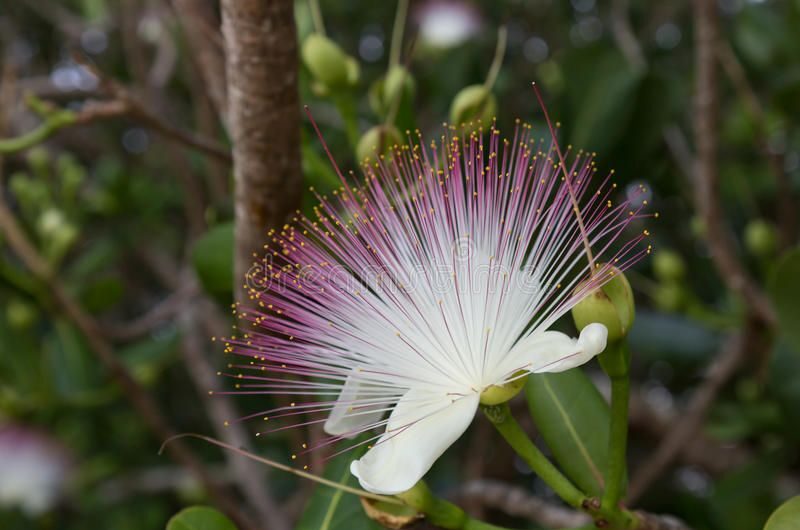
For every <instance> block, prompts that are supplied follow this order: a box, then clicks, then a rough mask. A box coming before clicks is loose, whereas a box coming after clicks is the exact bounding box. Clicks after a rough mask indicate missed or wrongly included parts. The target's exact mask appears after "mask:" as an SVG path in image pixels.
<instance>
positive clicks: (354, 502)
mask: <svg viewBox="0 0 800 530" xmlns="http://www.w3.org/2000/svg"><path fill="white" fill-rule="evenodd" d="M356 443H358V442H357V441H344V442H341V443H340V444H339V445H338V446H337V447H338V450H342V449H344V448H346V447H349V446H353V445H355V444H356ZM362 452H363V450H351V451H346V452H344V453H342V454H341V455H339V456H337V457H335V458H333V459H331V460H330V461H329V462H328V463H327V464H326V466H325V472H324V473H323V476H324V477H325V478H327V479H329V480H333V481H335V482H337V483H339V484H344V485H348V486H357V481H356V480H355V477H353V475H352V474H351V473H350V462H352V461H353V460H354V459H356V458H358V455H359V454H360V453H362ZM380 528H382V527H381V526H380V525H379V524H378V523H376V522H375V521H372V520H371V519H370V518H368V517H367V516H366V514H365V513H364V510H363V508H362V507H361V501H359V499H358V497H356V496H355V495H352V494H350V493H346V492H343V491H341V490H337V489H334V488H331V487H329V486H324V485H321V484H319V485H317V486H315V488H314V493H313V494H312V495H311V498H310V499H309V501H308V504H307V505H306V507H305V510H304V511H303V515H302V516H301V517H300V521H299V522H298V523H297V526H296V527H295V530H379V529H380Z"/></svg>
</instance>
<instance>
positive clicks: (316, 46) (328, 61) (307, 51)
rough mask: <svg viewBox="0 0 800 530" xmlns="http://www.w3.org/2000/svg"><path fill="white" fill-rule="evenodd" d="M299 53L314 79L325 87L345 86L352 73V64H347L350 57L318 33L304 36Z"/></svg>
mask: <svg viewBox="0 0 800 530" xmlns="http://www.w3.org/2000/svg"><path fill="white" fill-rule="evenodd" d="M300 54H301V55H302V57H303V62H304V63H305V65H306V67H307V68H308V70H309V71H310V72H311V75H312V76H313V77H314V80H315V81H317V82H319V83H322V84H323V85H325V86H326V87H329V88H335V87H341V86H345V85H347V84H348V82H349V80H350V78H351V76H352V75H353V72H352V70H353V66H352V65H348V59H351V58H350V57H348V56H347V54H345V53H344V52H343V51H342V49H341V48H340V47H339V46H338V45H337V44H336V43H335V42H333V41H332V40H330V39H329V38H327V37H325V36H324V35H320V34H319V33H312V34H311V35H309V36H308V37H307V38H306V40H305V42H303V48H302V50H301V52H300ZM357 66H358V65H357V64H356V71H357ZM356 77H357V73H356Z"/></svg>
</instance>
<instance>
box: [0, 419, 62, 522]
mask: <svg viewBox="0 0 800 530" xmlns="http://www.w3.org/2000/svg"><path fill="white" fill-rule="evenodd" d="M70 460H71V459H70V457H69V455H68V453H67V450H66V448H65V447H63V446H62V445H61V444H60V443H59V442H57V441H56V440H54V439H53V438H51V437H49V436H48V435H47V434H45V433H41V432H39V431H36V430H33V429H31V428H28V427H23V426H21V425H14V424H1V425H0V469H2V470H3V472H2V473H0V506H9V507H12V506H18V507H19V508H20V509H21V510H22V511H23V512H25V513H26V514H28V515H30V516H35V515H39V514H41V513H44V512H46V511H47V510H49V509H51V508H52V507H53V506H54V505H55V503H56V502H57V501H58V499H59V497H61V495H62V494H63V492H64V486H65V483H66V481H67V479H68V475H69V472H70V469H71V462H70Z"/></svg>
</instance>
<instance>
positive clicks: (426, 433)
mask: <svg viewBox="0 0 800 530" xmlns="http://www.w3.org/2000/svg"><path fill="white" fill-rule="evenodd" d="M478 399H479V398H478V394H477V393H469V394H467V395H465V396H448V395H446V394H444V393H433V392H430V391H428V390H417V389H412V390H409V391H408V392H407V393H406V394H405V395H404V396H403V397H402V399H401V400H400V402H399V403H398V404H397V406H396V407H395V408H394V410H393V411H392V414H391V416H390V417H389V423H388V425H387V426H386V427H387V428H386V432H385V433H384V434H383V435H382V436H381V437H380V438H379V439H378V442H377V443H376V444H375V445H374V446H373V447H372V449H370V450H369V451H367V453H366V454H365V455H364V456H363V457H361V459H359V460H356V461H354V462H353V463H352V464H350V471H351V472H352V473H353V475H355V476H356V477H357V478H358V481H359V482H360V483H361V487H363V488H364V489H365V490H367V491H371V492H373V493H382V494H384V495H394V494H397V493H402V492H404V491H406V490H408V489H410V488H411V487H412V486H414V484H416V483H417V481H418V480H419V479H421V478H422V477H423V476H424V475H425V473H427V472H428V470H429V469H430V468H431V466H432V465H433V463H434V462H435V461H436V459H437V458H439V457H440V456H441V455H442V453H444V452H445V450H446V449H447V448H448V447H450V445H451V444H452V443H453V442H455V441H456V440H457V439H458V438H459V437H460V436H461V435H462V434H463V433H464V431H465V430H467V427H469V424H470V423H471V422H472V418H473V417H474V416H475V411H476V410H477V409H478Z"/></svg>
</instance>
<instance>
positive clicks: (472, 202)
mask: <svg viewBox="0 0 800 530" xmlns="http://www.w3.org/2000/svg"><path fill="white" fill-rule="evenodd" d="M530 131H531V129H530V127H529V126H527V125H522V124H521V125H518V126H517V127H516V129H515V131H514V134H513V136H512V137H511V138H509V139H503V138H502V137H501V136H500V133H499V131H497V130H496V129H495V128H494V127H492V128H491V129H490V130H489V131H488V133H487V134H485V135H483V136H481V135H478V134H471V135H468V136H466V137H460V136H458V135H457V131H456V130H455V129H454V128H448V129H446V133H445V134H444V135H443V136H442V137H441V139H440V141H439V142H433V143H430V144H429V145H427V146H426V145H424V142H423V139H422V138H421V137H420V138H419V141H418V142H416V143H413V142H412V143H411V144H409V145H405V146H398V147H396V148H395V150H394V153H393V155H392V156H390V157H385V158H384V157H381V158H380V159H379V161H378V162H377V163H373V164H372V165H369V166H365V167H364V168H363V170H364V178H363V181H362V182H361V183H360V185H356V183H355V178H354V177H351V179H350V180H348V179H345V178H344V177H342V182H343V186H342V188H340V189H339V190H338V191H336V192H334V193H333V197H332V198H327V197H319V199H320V205H319V207H318V208H317V209H316V211H315V213H316V218H315V219H310V218H307V217H305V216H303V215H301V214H299V213H298V214H297V217H296V218H295V219H294V221H293V223H292V224H290V225H286V226H284V227H283V229H282V230H279V231H275V232H272V233H271V241H270V245H269V247H268V248H269V251H268V254H267V258H268V259H267V260H266V262H265V265H264V267H263V268H262V272H261V273H254V274H252V275H250V277H249V278H248V279H249V281H250V285H251V304H250V305H251V308H249V309H247V310H239V316H240V318H242V319H244V320H246V321H250V322H251V323H252V326H251V329H249V330H248V331H247V332H246V333H245V334H243V335H241V336H238V337H233V338H231V339H228V341H227V348H226V351H227V352H229V353H232V354H234V355H235V356H237V357H238V358H241V359H243V360H242V361H241V362H234V363H232V364H231V365H229V367H230V368H232V369H233V373H231V374H228V375H231V376H233V377H235V378H237V383H238V384H237V385H236V386H237V389H238V390H237V392H238V393H248V394H272V395H288V396H292V399H295V401H293V402H292V403H291V404H290V405H287V406H284V407H278V408H274V409H272V410H268V411H262V412H259V413H258V414H254V415H251V416H248V417H249V418H252V417H261V418H263V419H264V420H269V422H268V425H272V424H273V422H276V421H278V422H280V421H281V420H290V421H289V422H290V423H291V421H292V418H295V420H294V421H295V422H296V423H295V424H294V425H280V426H278V427H276V428H275V429H271V430H272V431H274V430H280V429H285V428H290V427H292V426H297V425H308V424H311V423H324V429H325V431H326V432H327V433H328V434H329V435H330V438H328V439H326V440H324V441H323V442H321V443H319V444H317V446H316V447H319V446H320V445H322V444H328V443H332V442H334V441H337V440H340V439H343V438H353V437H355V436H356V435H358V434H360V433H364V432H367V431H369V432H374V433H377V434H375V435H374V437H373V438H372V439H371V440H369V442H367V443H370V448H369V450H368V451H367V452H366V454H364V456H363V457H362V458H360V459H358V460H356V461H354V462H353V463H352V465H351V471H352V473H353V474H354V475H355V476H356V477H357V478H358V480H359V482H360V483H361V486H362V487H364V488H365V489H367V490H369V491H371V492H376V493H384V494H396V493H400V492H403V491H405V490H407V489H409V488H411V487H412V486H413V485H414V484H415V483H416V482H417V481H418V480H419V479H421V478H422V477H423V475H424V474H425V473H426V472H427V471H428V470H429V469H430V467H431V466H432V465H433V463H434V462H435V461H436V459H437V458H439V456H440V455H441V454H442V453H443V452H444V451H445V450H446V449H447V447H449V446H450V445H451V444H452V443H453V442H455V441H456V440H457V439H458V438H459V437H460V436H461V434H462V433H463V432H464V431H465V430H466V429H467V427H468V426H469V424H470V422H471V421H472V418H473V417H474V415H475V413H476V410H477V409H478V406H479V403H480V401H481V394H482V393H483V392H484V391H485V390H487V389H489V388H491V387H493V386H499V385H503V384H505V383H508V382H509V381H512V380H514V379H517V378H520V377H524V375H526V374H528V373H533V372H558V371H562V370H567V369H569V368H573V367H575V366H578V365H580V364H583V363H585V362H587V361H588V360H590V359H591V358H592V357H594V356H595V355H597V354H598V353H600V352H601V351H603V349H604V348H605V344H606V336H607V332H606V328H605V327H604V326H603V325H601V324H591V325H589V326H587V327H586V328H585V329H584V330H583V331H582V332H581V333H580V336H579V337H578V338H577V339H574V338H571V337H569V336H568V335H565V334H563V333H560V332H557V331H552V330H550V329H549V328H550V327H551V326H552V325H553V324H554V323H555V322H556V321H557V320H558V319H559V318H560V317H562V316H563V315H564V314H565V313H567V312H568V311H569V310H570V309H571V308H572V307H573V306H574V305H575V304H576V303H577V302H579V301H580V300H581V299H582V298H583V297H585V296H586V294H587V293H589V292H590V291H592V290H593V289H595V288H597V287H598V286H600V285H602V284H603V283H604V282H606V281H607V280H608V279H609V278H610V275H611V274H613V270H612V265H613V266H615V267H617V268H618V269H624V268H626V267H627V266H629V265H630V264H631V263H633V262H634V261H636V260H637V259H639V258H640V257H641V256H642V255H643V254H644V253H646V252H648V247H646V246H644V245H640V244H639V243H640V242H641V241H642V239H643V238H644V237H645V234H643V233H642V232H639V233H638V234H637V235H635V236H633V237H632V238H631V239H628V240H627V241H625V242H622V243H621V242H620V241H618V240H619V239H620V238H621V236H622V234H623V233H624V232H625V228H626V227H627V226H628V225H629V224H630V223H631V222H632V221H634V220H635V219H637V218H640V217H642V215H641V214H640V213H639V210H638V208H635V209H632V208H631V207H630V205H629V203H628V201H627V200H626V199H625V197H624V196H623V197H622V198H621V202H618V203H617V202H614V201H615V200H616V191H615V186H614V185H613V184H611V183H610V176H609V177H606V178H604V179H601V180H602V181H601V183H600V185H598V186H592V184H593V182H594V177H595V175H594V174H595V171H596V169H595V164H594V161H593V157H592V155H590V154H588V153H583V152H578V153H574V154H571V153H569V152H567V153H566V155H567V158H568V159H570V160H571V161H570V163H569V165H568V166H567V165H565V166H564V167H563V168H562V166H561V165H560V163H559V160H560V153H559V152H558V150H557V146H556V145H549V146H548V145H546V144H544V143H543V142H542V141H537V140H534V139H532V138H531V133H530ZM337 171H338V169H337ZM565 173H568V175H569V176H568V177H566V176H565ZM340 176H341V175H340ZM578 205H580V206H578ZM587 245H588V246H590V247H591V248H592V249H593V252H594V259H595V260H598V261H597V263H599V261H603V262H605V263H606V264H604V265H595V266H594V270H592V265H590V264H589V262H588V260H587ZM294 396H296V398H295V397H294ZM297 418H301V419H299V420H298V419H297ZM266 432H271V431H270V430H267V431H264V433H266ZM260 434H263V433H260ZM316 447H307V448H306V447H305V446H304V450H305V451H311V450H313V449H315V448H316Z"/></svg>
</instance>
